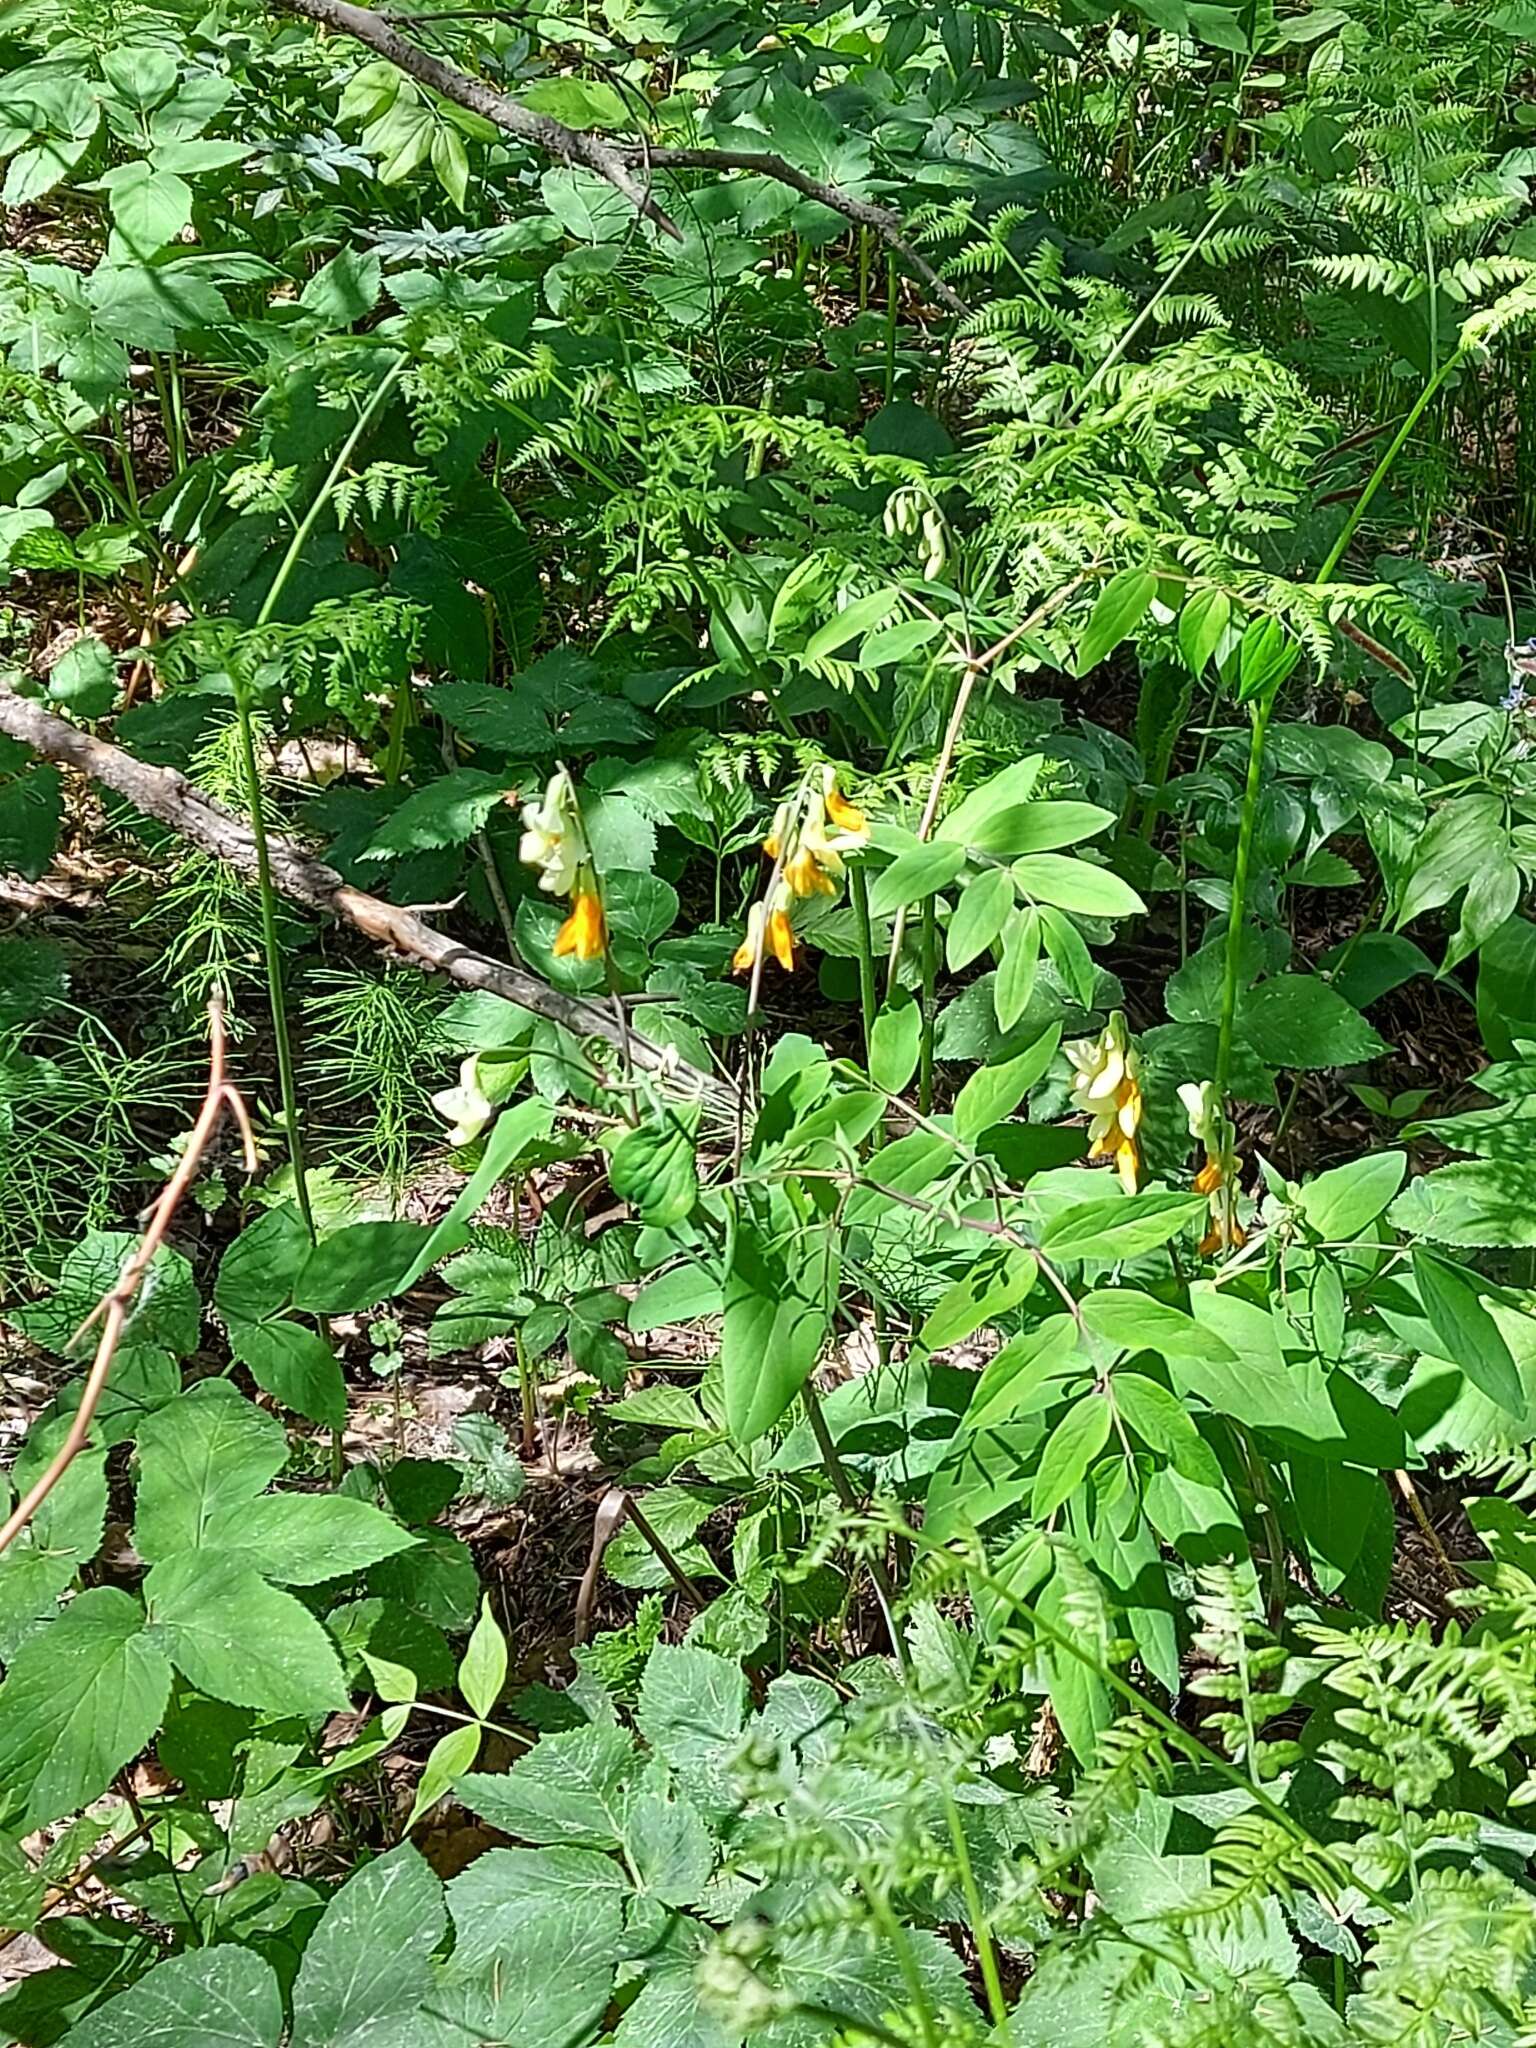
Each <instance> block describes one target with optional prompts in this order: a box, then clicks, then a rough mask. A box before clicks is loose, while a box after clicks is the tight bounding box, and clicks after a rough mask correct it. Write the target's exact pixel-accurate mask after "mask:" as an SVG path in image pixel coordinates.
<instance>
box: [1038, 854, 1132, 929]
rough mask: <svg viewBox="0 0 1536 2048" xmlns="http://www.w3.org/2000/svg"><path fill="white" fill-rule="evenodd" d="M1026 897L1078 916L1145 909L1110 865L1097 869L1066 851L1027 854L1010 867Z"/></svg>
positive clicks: (1125, 914)
mask: <svg viewBox="0 0 1536 2048" xmlns="http://www.w3.org/2000/svg"><path fill="white" fill-rule="evenodd" d="M1012 873H1013V879H1014V881H1015V882H1016V883H1017V884H1018V886H1019V887H1020V888H1021V889H1022V890H1023V891H1024V893H1025V894H1026V895H1027V896H1032V897H1034V898H1035V900H1036V901H1037V902H1040V903H1052V904H1054V905H1055V906H1056V908H1057V909H1058V910H1073V911H1076V912H1077V914H1078V915H1079V916H1080V917H1135V916H1137V915H1138V914H1139V913H1141V912H1142V911H1144V910H1145V909H1146V907H1147V906H1146V904H1145V903H1143V902H1142V900H1141V898H1140V897H1139V896H1138V895H1137V894H1136V891H1135V890H1134V889H1133V888H1132V887H1131V885H1130V883H1129V882H1122V881H1121V879H1120V877H1119V876H1118V875H1117V874H1115V873H1114V872H1113V871H1112V870H1111V869H1109V868H1097V867H1094V866H1093V865H1092V864H1091V863H1090V862H1088V861H1085V860H1074V859H1073V858H1072V856H1071V855H1070V854H1066V853H1026V854H1025V855H1024V857H1023V859H1022V860H1016V861H1015V862H1014V863H1013V868H1012Z"/></svg>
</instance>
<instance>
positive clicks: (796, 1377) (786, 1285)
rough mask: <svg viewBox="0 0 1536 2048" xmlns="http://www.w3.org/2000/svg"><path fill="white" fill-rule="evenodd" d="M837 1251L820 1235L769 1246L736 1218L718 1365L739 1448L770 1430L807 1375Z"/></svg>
mask: <svg viewBox="0 0 1536 2048" xmlns="http://www.w3.org/2000/svg"><path fill="white" fill-rule="evenodd" d="M836 1276H837V1252H836V1244H835V1240H834V1238H833V1236H832V1233H831V1232H830V1231H828V1230H821V1229H808V1230H802V1231H797V1232H793V1233H791V1234H789V1235H787V1236H785V1237H783V1238H780V1239H778V1240H777V1241H771V1240H770V1239H769V1238H767V1237H766V1236H765V1235H764V1234H763V1233H762V1232H761V1231H760V1229H759V1228H758V1226H757V1224H756V1223H755V1222H753V1221H752V1220H751V1219H750V1218H749V1217H747V1216H745V1215H743V1216H742V1217H741V1218H740V1220H739V1221H738V1223H737V1225H736V1228H735V1231H734V1233H733V1236H732V1242H731V1253H730V1264H729V1266H728V1269H727V1272H726V1276H725V1321H724V1325H723V1329H722V1332H721V1344H720V1367H721V1372H722V1374H723V1376H724V1392H725V1420H726V1426H727V1428H728V1429H729V1430H730V1432H731V1435H732V1436H733V1437H734V1438H735V1439H736V1441H737V1443H739V1444H749V1443H754V1442H755V1441H756V1440H757V1438H758V1437H760V1436H762V1435H763V1434H764V1432H765V1431H766V1430H769V1429H771V1428H772V1427H773V1425H774V1423H776V1422H777V1421H778V1419H779V1417H780V1416H781V1415H782V1414H783V1413H784V1410H785V1409H786V1408H787V1407H788V1406H789V1404H790V1402H791V1401H793V1400H794V1398H795V1396H796V1394H798V1393H799V1391H800V1389H801V1388H802V1387H803V1386H804V1385H805V1382H806V1381H807V1380H808V1379H809V1378H810V1376H811V1374H812V1372H813V1371H814V1370H815V1367H816V1361H817V1359H818V1358H819V1357H820V1356H821V1347H822V1345H823V1344H824V1343H825V1342H826V1338H827V1331H828V1329H829V1328H830V1325H831V1311H830V1302H831V1296H832V1290H833V1288H834V1286H835V1285H836Z"/></svg>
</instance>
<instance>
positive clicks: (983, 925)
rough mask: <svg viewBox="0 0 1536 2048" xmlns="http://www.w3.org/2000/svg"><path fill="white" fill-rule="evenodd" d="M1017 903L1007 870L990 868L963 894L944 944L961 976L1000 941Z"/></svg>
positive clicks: (945, 952) (950, 921)
mask: <svg viewBox="0 0 1536 2048" xmlns="http://www.w3.org/2000/svg"><path fill="white" fill-rule="evenodd" d="M1013 904H1014V887H1013V877H1012V876H1011V875H1010V874H1009V873H1008V870H1007V869H1006V868H987V869H986V870H985V871H984V872H983V873H982V874H979V875H977V876H976V877H975V879H974V880H973V881H970V882H968V883H967V884H966V886H965V887H964V888H963V889H962V890H961V891H960V894H959V896H958V897H957V898H956V899H955V909H954V915H953V916H952V917H951V918H950V920H949V931H948V933H947V934H946V936H945V941H944V957H945V959H946V960H947V961H948V963H949V967H950V971H951V973H954V974H958V973H959V972H960V970H961V968H962V967H969V966H970V964H971V962H972V961H973V960H978V959H980V957H981V955H982V954H983V953H985V952H986V950H987V948H988V947H989V946H991V945H992V944H993V943H994V941H995V940H996V938H997V935H998V933H999V932H1000V931H1001V930H1002V928H1003V923H1004V920H1005V919H1006V918H1007V915H1008V913H1009V911H1010V910H1012V908H1013Z"/></svg>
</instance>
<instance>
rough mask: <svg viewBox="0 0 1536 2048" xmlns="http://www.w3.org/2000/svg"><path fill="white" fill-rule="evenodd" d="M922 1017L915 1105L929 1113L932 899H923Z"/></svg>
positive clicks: (934, 963)
mask: <svg viewBox="0 0 1536 2048" xmlns="http://www.w3.org/2000/svg"><path fill="white" fill-rule="evenodd" d="M922 933H923V943H922V953H923V1016H922V1035H921V1037H920V1038H919V1040H918V1054H917V1106H918V1108H919V1109H920V1110H921V1111H922V1113H923V1115H924V1116H931V1115H932V1114H933V1034H934V1026H935V1024H936V1022H937V1018H938V1000H937V996H936V990H937V987H938V979H939V917H938V911H937V909H936V908H935V904H934V898H933V897H932V896H931V895H929V896H925V897H924V898H923V925H922Z"/></svg>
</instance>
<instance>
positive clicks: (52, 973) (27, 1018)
mask: <svg viewBox="0 0 1536 2048" xmlns="http://www.w3.org/2000/svg"><path fill="white" fill-rule="evenodd" d="M68 994H69V969H68V967H67V966H66V965H65V960H64V955H63V953H62V952H61V951H60V950H59V948H58V947H57V946H56V945H54V943H53V941H52V940H51V939H31V938H27V939H22V938H3V939H0V1031H9V1030H10V1029H11V1028H12V1026H13V1025H16V1024H35V1023H36V1022H37V1020H38V1019H39V1018H40V1017H45V1016H46V1015H47V1014H48V1012H49V1011H50V1010H51V1009H53V1008H54V1007H55V1005H57V1004H59V1003H61V1002H63V1000H64V998H65V997H66V996H67V995H68Z"/></svg>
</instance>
